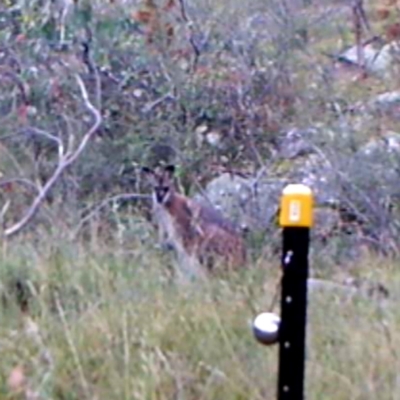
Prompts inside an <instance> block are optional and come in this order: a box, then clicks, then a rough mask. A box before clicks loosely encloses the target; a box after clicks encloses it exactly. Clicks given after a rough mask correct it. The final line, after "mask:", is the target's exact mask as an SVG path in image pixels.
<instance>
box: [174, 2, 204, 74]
mask: <svg viewBox="0 0 400 400" xmlns="http://www.w3.org/2000/svg"><path fill="white" fill-rule="evenodd" d="M179 6H180V10H181V17H182V19H183V20H184V21H185V23H186V27H187V29H188V30H189V43H190V45H191V46H192V49H193V54H194V59H193V64H192V68H191V70H192V72H195V71H196V69H197V65H198V63H199V58H200V54H201V53H200V49H199V46H197V44H196V42H195V40H194V30H193V26H194V24H193V21H192V20H191V19H190V18H189V17H188V14H187V12H186V5H185V2H184V0H179Z"/></svg>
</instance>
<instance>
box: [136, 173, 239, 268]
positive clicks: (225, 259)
mask: <svg viewBox="0 0 400 400" xmlns="http://www.w3.org/2000/svg"><path fill="white" fill-rule="evenodd" d="M144 172H145V173H146V174H147V175H148V176H149V177H150V178H151V183H152V185H153V211H154V215H155V218H156V222H157V224H158V227H159V233H160V238H161V239H162V240H164V239H166V240H167V241H168V243H169V244H170V245H172V246H173V247H174V249H175V250H176V252H177V254H178V261H179V262H180V264H186V267H187V268H190V269H191V270H196V273H197V272H199V271H198V269H199V265H200V264H203V265H204V264H206V265H207V266H208V267H212V266H213V265H212V264H216V263H221V264H224V265H226V266H228V267H233V268H234V267H239V266H244V264H245V262H246V247H245V244H244V241H243V238H242V237H241V235H240V233H239V231H238V229H236V227H235V226H234V225H233V224H232V223H231V222H230V221H229V220H227V219H226V218H224V217H223V216H222V214H221V213H220V212H219V211H217V210H216V209H214V208H213V207H211V206H206V205H204V204H200V203H198V202H196V201H194V200H192V199H190V198H188V197H186V196H183V195H181V194H179V193H178V192H177V191H176V190H175V188H174V185H173V173H174V168H173V166H169V167H166V168H164V169H159V170H156V171H153V170H151V169H149V168H144ZM194 264H197V265H196V266H195V265H194ZM183 267H185V266H183ZM203 270H204V269H203Z"/></svg>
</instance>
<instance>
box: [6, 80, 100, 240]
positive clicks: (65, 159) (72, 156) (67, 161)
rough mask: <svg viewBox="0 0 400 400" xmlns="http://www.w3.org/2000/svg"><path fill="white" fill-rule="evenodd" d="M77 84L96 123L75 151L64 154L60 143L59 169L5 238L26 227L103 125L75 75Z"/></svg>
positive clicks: (81, 82)
mask: <svg viewBox="0 0 400 400" xmlns="http://www.w3.org/2000/svg"><path fill="white" fill-rule="evenodd" d="M75 79H76V82H77V84H78V86H79V89H80V92H81V97H82V99H83V102H84V104H85V107H86V108H87V110H88V111H89V112H90V113H91V114H92V115H93V118H94V122H93V124H92V126H91V127H90V129H89V130H88V131H87V132H86V133H85V134H84V135H83V138H82V140H81V141H80V143H79V145H78V146H77V147H76V148H75V149H71V148H69V149H68V151H67V152H66V153H65V154H64V149H63V148H62V144H60V143H61V142H60V143H59V146H58V147H59V156H60V159H59V162H58V165H57V168H56V169H55V171H54V172H53V175H52V176H51V177H50V178H49V180H48V181H47V182H46V183H45V185H44V186H43V188H41V189H40V190H39V193H38V194H37V196H36V197H35V198H34V200H33V202H32V204H31V206H30V207H29V209H28V210H27V211H26V213H25V215H24V216H23V217H22V218H21V219H20V220H19V221H18V222H16V223H15V224H14V225H12V226H10V227H9V228H6V229H5V230H4V232H3V236H5V237H10V236H12V235H14V234H16V233H18V232H19V231H20V230H21V229H22V228H24V227H25V225H26V224H27V223H28V222H29V221H30V220H31V219H32V217H33V216H34V215H35V214H36V212H37V211H38V209H39V207H40V205H41V204H42V202H43V201H44V199H45V198H46V196H47V195H48V193H49V191H50V189H51V188H52V187H53V186H54V184H55V183H56V182H57V181H58V179H59V178H60V176H61V175H62V173H63V172H64V171H65V170H66V169H67V168H68V167H69V166H70V165H71V164H73V163H74V162H75V161H76V160H77V159H78V157H79V156H80V155H81V154H82V152H83V151H84V149H85V148H86V146H87V144H88V142H89V141H90V140H91V139H92V137H93V135H94V134H95V133H96V131H97V130H98V128H99V127H100V125H101V123H102V117H101V113H100V111H99V110H98V109H97V108H96V107H94V106H93V104H92V103H91V102H90V99H89V95H88V92H87V89H86V86H85V84H84V83H83V81H82V79H81V77H80V76H79V75H77V74H76V75H75Z"/></svg>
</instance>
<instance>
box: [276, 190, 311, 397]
mask: <svg viewBox="0 0 400 400" xmlns="http://www.w3.org/2000/svg"><path fill="white" fill-rule="evenodd" d="M312 208H313V195H312V192H311V190H310V188H308V187H307V186H305V185H300V184H298V185H297V184H295V185H288V186H286V187H285V189H284V190H283V193H282V198H281V211H280V217H279V223H280V226H281V227H282V228H283V249H282V268H283V275H282V282H281V283H282V284H281V322H280V326H279V370H278V400H303V399H304V380H305V356H306V352H305V345H306V323H307V279H308V249H309V242H310V228H311V226H312V223H313V211H312Z"/></svg>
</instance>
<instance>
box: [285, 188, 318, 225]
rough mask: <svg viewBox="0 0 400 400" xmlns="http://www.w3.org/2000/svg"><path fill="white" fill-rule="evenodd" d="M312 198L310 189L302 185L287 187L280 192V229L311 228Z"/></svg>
mask: <svg viewBox="0 0 400 400" xmlns="http://www.w3.org/2000/svg"><path fill="white" fill-rule="evenodd" d="M313 204H314V198H313V193H312V191H311V189H310V188H309V187H308V186H306V185H303V184H290V185H287V186H286V187H285V188H284V189H283V192H282V197H281V211H280V215H279V224H280V226H281V227H283V228H285V227H304V228H311V226H312V225H313Z"/></svg>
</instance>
